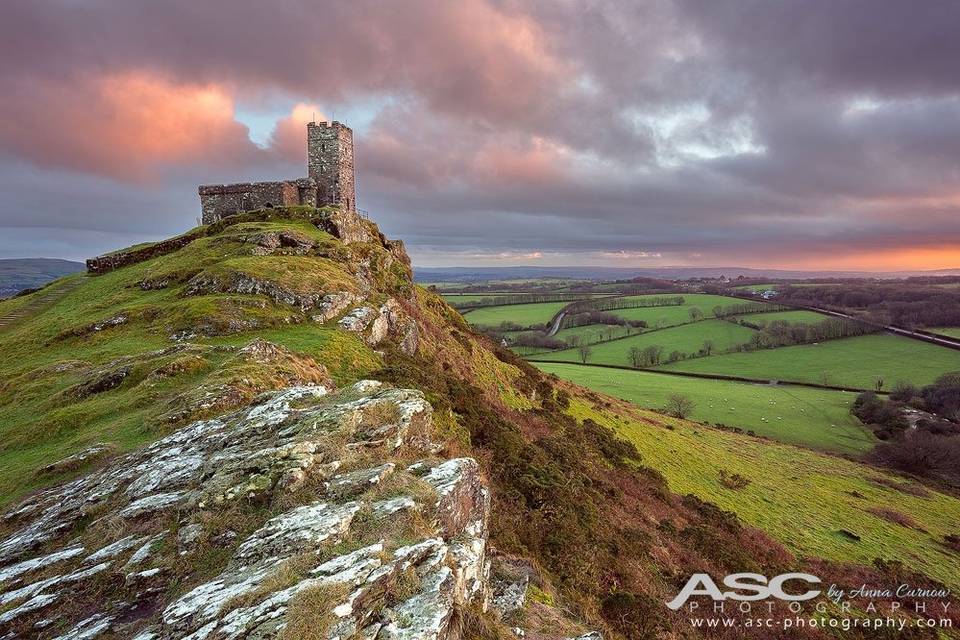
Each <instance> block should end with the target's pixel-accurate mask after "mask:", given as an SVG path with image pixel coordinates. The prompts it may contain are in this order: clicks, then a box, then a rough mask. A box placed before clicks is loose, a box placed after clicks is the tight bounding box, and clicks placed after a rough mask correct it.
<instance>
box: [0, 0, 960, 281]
mask: <svg viewBox="0 0 960 640" xmlns="http://www.w3.org/2000/svg"><path fill="white" fill-rule="evenodd" d="M958 33H960V2H954V1H950V0H943V1H938V0H929V1H927V2H919V3H918V2H913V1H910V0H904V1H902V2H895V1H893V0H886V1H883V2H877V1H875V0H865V1H856V0H841V1H837V0H798V1H793V0H782V1H778V2H772V1H770V0H757V1H754V0H736V1H733V0H730V1H723V2H717V1H714V0H698V1H689V2H688V1H684V0H677V1H669V0H663V1H660V0H654V1H650V2H623V1H617V0H612V1H610V2H604V1H602V0H582V1H566V0H543V1H542V2H536V1H519V0H516V1H514V0H455V1H454V0H435V1H420V0H402V1H401V0H396V1H394V0H344V1H342V2H334V1H329V2H325V1H320V0H281V1H279V2H262V1H260V0H245V1H238V0H204V1H203V2H197V0H166V1H165V2H153V1H151V0H114V1H112V2H106V1H98V0H62V1H59V2H57V1H52V0H5V2H4V3H3V9H2V20H0V193H2V194H3V197H2V199H0V257H26V256H48V257H66V258H84V257H87V256H90V255H93V254H96V253H98V252H102V251H106V250H110V249H114V248H117V247H120V246H124V245H129V244H133V243H135V242H141V241H144V240H150V239H159V238H162V237H166V236H169V235H173V234H175V233H178V232H180V231H182V230H184V229H186V228H188V227H190V226H193V225H194V224H195V221H196V218H197V216H198V215H199V201H198V198H197V193H196V185H197V184H199V183H211V182H226V181H237V180H246V179H259V180H265V179H273V178H287V177H297V176H300V175H302V174H304V173H305V168H304V164H305V155H306V153H305V142H304V126H303V125H304V123H305V122H307V121H309V120H310V119H311V118H313V117H316V119H317V120H321V119H330V118H336V119H338V120H341V121H345V122H347V123H348V124H350V125H351V126H353V127H354V131H355V138H356V155H357V190H358V193H357V198H358V203H359V205H360V206H361V207H362V208H364V209H367V210H369V211H370V213H371V215H372V216H373V217H374V218H375V219H376V220H377V221H378V222H379V223H380V225H381V227H382V228H383V229H384V231H385V232H387V233H388V235H390V236H393V237H400V238H403V239H404V240H405V241H406V242H407V245H408V248H409V249H410V252H411V254H412V255H413V257H414V261H415V263H416V264H419V265H421V266H440V265H443V266H449V265H504V266H507V265H516V264H535V265H607V266H624V267H631V266H656V265H704V266H706V265H734V264H735V265H741V266H765V267H776V266H780V267H789V268H815V269H826V268H843V269H853V268H855V269H877V270H883V269H921V268H931V269H932V268H944V267H960V67H958V61H960V36H958Z"/></svg>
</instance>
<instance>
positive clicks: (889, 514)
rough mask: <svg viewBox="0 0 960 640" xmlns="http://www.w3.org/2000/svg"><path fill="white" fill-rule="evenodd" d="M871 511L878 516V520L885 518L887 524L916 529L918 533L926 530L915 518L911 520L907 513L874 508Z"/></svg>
mask: <svg viewBox="0 0 960 640" xmlns="http://www.w3.org/2000/svg"><path fill="white" fill-rule="evenodd" d="M869 511H870V513H872V514H873V515H875V516H877V517H878V518H883V519H884V520H886V521H887V522H892V523H894V524H898V525H900V526H901V527H906V528H908V529H916V530H917V531H923V530H924V529H923V527H921V526H920V525H919V524H918V523H917V521H916V520H914V519H913V518H911V517H910V516H908V515H907V514H905V513H900V512H899V511H896V510H895V509H888V508H886V507H874V508H872V509H870V510H869Z"/></svg>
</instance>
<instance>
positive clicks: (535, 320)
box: [463, 301, 570, 327]
mask: <svg viewBox="0 0 960 640" xmlns="http://www.w3.org/2000/svg"><path fill="white" fill-rule="evenodd" d="M568 304H570V302H569V301H567V302H537V303H533V304H505V305H502V306H499V307H483V308H481V309H476V310H474V311H471V312H469V313H466V314H464V316H463V317H464V318H466V320H467V322H469V323H470V324H472V325H474V326H480V327H495V326H497V325H499V324H500V323H502V322H515V323H517V324H518V325H520V326H522V327H529V326H530V325H533V324H545V323H547V322H550V318H552V317H553V316H554V315H556V313H557V312H558V311H560V309H563V308H564V307H565V306H567V305H568Z"/></svg>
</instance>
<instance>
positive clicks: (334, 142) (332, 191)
mask: <svg viewBox="0 0 960 640" xmlns="http://www.w3.org/2000/svg"><path fill="white" fill-rule="evenodd" d="M307 171H308V175H309V176H310V178H311V179H313V180H314V181H315V182H316V183H317V200H318V202H320V203H321V204H329V205H336V206H340V207H342V208H344V209H346V210H347V211H353V210H354V209H356V207H357V197H356V189H355V186H354V182H355V180H354V169H353V130H352V129H350V127H348V126H346V125H343V124H341V123H339V122H333V123H329V124H328V123H326V122H320V123H316V122H311V123H309V124H308V125H307Z"/></svg>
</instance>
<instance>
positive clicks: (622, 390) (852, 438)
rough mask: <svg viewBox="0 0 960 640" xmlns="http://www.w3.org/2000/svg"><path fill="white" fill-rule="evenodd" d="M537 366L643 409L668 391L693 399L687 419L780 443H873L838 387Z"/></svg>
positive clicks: (850, 448)
mask: <svg viewBox="0 0 960 640" xmlns="http://www.w3.org/2000/svg"><path fill="white" fill-rule="evenodd" d="M537 366H538V367H539V368H540V369H542V370H544V371H546V372H547V373H552V374H555V375H557V376H559V377H560V378H563V379H564V380H570V381H572V382H575V383H577V384H579V385H582V386H584V387H587V388H588V389H594V390H596V391H601V392H603V393H607V394H610V395H612V396H616V397H617V398H622V399H624V400H628V401H630V402H633V403H635V404H636V405H637V406H640V407H646V408H648V409H655V410H656V409H662V408H663V407H665V406H666V404H667V399H668V397H669V396H670V395H671V394H675V393H678V394H682V395H684V396H686V397H688V398H690V399H691V400H692V401H693V402H694V403H695V406H694V409H693V412H692V413H691V414H690V418H691V419H692V420H696V421H699V422H708V423H722V424H724V425H727V426H730V427H738V428H740V429H743V430H744V431H752V432H753V433H756V434H757V435H758V436H764V437H767V438H773V439H774V440H778V441H780V442H786V443H789V444H798V445H803V446H806V447H810V448H812V449H819V450H823V451H834V452H838V453H849V454H860V453H863V452H865V451H867V450H868V449H869V448H871V447H872V446H873V445H874V444H876V442H877V440H876V438H875V437H874V436H873V434H872V433H871V432H870V431H869V430H868V429H866V428H865V427H864V426H863V425H862V424H860V421H859V420H857V419H856V418H855V417H854V416H852V415H851V414H850V403H851V402H852V399H853V395H852V394H849V393H844V392H842V391H830V390H826V389H805V388H802V387H786V386H782V385H780V386H770V385H758V384H749V383H743V382H730V381H726V380H704V379H700V378H682V377H677V376H670V375H664V374H658V373H654V372H647V371H621V370H613V369H605V368H602V367H589V366H583V365H576V364H563V363H549V362H537Z"/></svg>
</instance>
